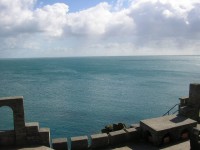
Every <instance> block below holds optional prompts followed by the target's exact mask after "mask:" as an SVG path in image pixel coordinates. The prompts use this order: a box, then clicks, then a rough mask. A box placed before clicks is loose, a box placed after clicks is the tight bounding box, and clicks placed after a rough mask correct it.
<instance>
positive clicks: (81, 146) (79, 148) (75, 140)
mask: <svg viewBox="0 0 200 150" xmlns="http://www.w3.org/2000/svg"><path fill="white" fill-rule="evenodd" d="M86 149H88V137H87V136H78V137H72V138H71V150H86Z"/></svg>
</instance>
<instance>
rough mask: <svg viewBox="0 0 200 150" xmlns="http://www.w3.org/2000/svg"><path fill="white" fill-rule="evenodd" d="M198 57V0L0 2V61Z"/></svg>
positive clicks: (199, 40)
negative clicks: (56, 58)
mask: <svg viewBox="0 0 200 150" xmlns="http://www.w3.org/2000/svg"><path fill="white" fill-rule="evenodd" d="M122 55H200V0H0V57H1V58H6V57H70V56H122Z"/></svg>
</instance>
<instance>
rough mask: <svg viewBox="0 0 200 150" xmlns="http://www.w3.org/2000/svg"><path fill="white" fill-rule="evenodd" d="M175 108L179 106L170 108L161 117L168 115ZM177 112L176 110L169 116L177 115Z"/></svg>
mask: <svg viewBox="0 0 200 150" xmlns="http://www.w3.org/2000/svg"><path fill="white" fill-rule="evenodd" d="M176 106H179V104H175V105H174V106H173V107H172V108H170V109H169V110H168V111H167V112H166V113H165V114H163V116H166V115H170V112H171V111H173V110H174V109H175V108H176ZM177 112H178V108H177V109H176V110H175V111H174V112H173V113H171V114H175V113H177Z"/></svg>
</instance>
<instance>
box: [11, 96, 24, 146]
mask: <svg viewBox="0 0 200 150" xmlns="http://www.w3.org/2000/svg"><path fill="white" fill-rule="evenodd" d="M12 109H13V117H14V128H15V136H16V145H24V144H25V143H26V128H25V118H24V105H23V97H18V98H16V99H15V103H14V108H12Z"/></svg>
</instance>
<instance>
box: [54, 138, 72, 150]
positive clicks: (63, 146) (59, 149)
mask: <svg viewBox="0 0 200 150" xmlns="http://www.w3.org/2000/svg"><path fill="white" fill-rule="evenodd" d="M52 146H53V149H55V150H68V144H67V138H58V139H53V140H52Z"/></svg>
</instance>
